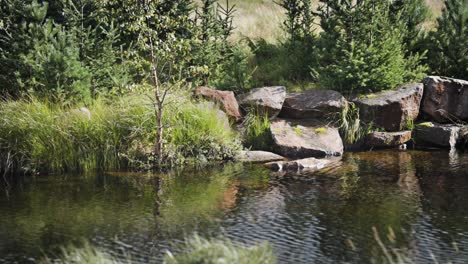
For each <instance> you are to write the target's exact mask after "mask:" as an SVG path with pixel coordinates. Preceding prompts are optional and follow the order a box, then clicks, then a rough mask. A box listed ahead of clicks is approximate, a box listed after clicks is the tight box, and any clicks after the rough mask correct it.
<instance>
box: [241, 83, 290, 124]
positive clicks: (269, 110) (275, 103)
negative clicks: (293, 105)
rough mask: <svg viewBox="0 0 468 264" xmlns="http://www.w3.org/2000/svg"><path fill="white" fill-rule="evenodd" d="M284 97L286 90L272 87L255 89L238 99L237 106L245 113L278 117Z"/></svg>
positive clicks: (281, 87)
mask: <svg viewBox="0 0 468 264" xmlns="http://www.w3.org/2000/svg"><path fill="white" fill-rule="evenodd" d="M285 97H286V88H285V87H283V86H272V87H263V88H255V89H252V90H250V92H248V93H246V94H243V95H240V96H239V97H238V100H239V104H240V105H241V107H242V109H244V110H246V111H250V110H254V111H257V113H259V114H260V115H267V116H268V117H270V118H274V117H276V116H278V114H279V112H280V111H281V108H282V107H283V103H284V99H285Z"/></svg>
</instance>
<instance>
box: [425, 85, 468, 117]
mask: <svg viewBox="0 0 468 264" xmlns="http://www.w3.org/2000/svg"><path fill="white" fill-rule="evenodd" d="M423 83H424V98H423V102H422V111H423V112H424V113H425V114H426V115H428V116H429V117H430V118H431V119H432V120H434V121H437V122H440V123H444V122H451V121H459V120H465V121H466V120H468V81H464V80H459V79H452V78H447V77H440V76H428V77H426V78H424V80H423Z"/></svg>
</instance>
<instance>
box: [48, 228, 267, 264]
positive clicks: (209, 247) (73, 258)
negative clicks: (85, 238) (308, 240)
mask: <svg viewBox="0 0 468 264" xmlns="http://www.w3.org/2000/svg"><path fill="white" fill-rule="evenodd" d="M182 250H183V251H184V253H181V254H180V255H175V256H174V255H173V254H172V253H170V252H167V254H166V256H165V258H164V262H163V263H165V264H190V263H193V264H195V263H205V264H274V263H276V258H275V256H274V254H273V252H272V249H271V247H270V245H269V244H268V243H267V242H264V243H261V244H258V245H254V246H251V247H248V246H242V245H234V244H233V243H232V242H231V241H229V240H227V239H220V240H207V239H203V238H201V237H199V236H197V235H195V236H193V237H192V238H190V239H187V240H186V245H185V248H183V249H182ZM41 263H43V264H51V263H76V264H91V263H92V264H131V263H133V261H132V260H131V257H127V258H125V259H117V258H116V257H113V256H112V255H110V254H108V253H106V252H104V251H103V250H100V249H98V248H95V247H93V246H91V245H90V244H89V243H85V244H84V246H82V247H75V246H68V247H64V248H63V249H62V253H61V255H60V256H58V259H54V260H52V259H50V258H48V257H47V258H45V259H44V260H42V261H41Z"/></svg>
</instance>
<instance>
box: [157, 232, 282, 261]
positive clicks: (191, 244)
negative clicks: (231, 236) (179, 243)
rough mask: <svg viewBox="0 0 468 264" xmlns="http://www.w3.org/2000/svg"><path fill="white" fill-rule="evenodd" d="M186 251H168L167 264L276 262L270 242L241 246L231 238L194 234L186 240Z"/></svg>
mask: <svg viewBox="0 0 468 264" xmlns="http://www.w3.org/2000/svg"><path fill="white" fill-rule="evenodd" d="M186 251H187V252H186V253H182V254H180V255H176V256H173V255H172V254H171V253H168V255H167V256H166V258H165V259H164V263H166V264H196V263H205V264H274V263H276V259H275V256H274V255H273V251H272V248H271V247H270V246H269V244H268V243H266V242H265V243H262V244H259V245H255V246H251V247H248V246H239V245H235V244H233V243H232V242H231V241H229V240H225V239H220V240H207V239H203V238H200V237H199V236H196V235H195V236H194V237H193V238H191V239H189V240H187V242H186Z"/></svg>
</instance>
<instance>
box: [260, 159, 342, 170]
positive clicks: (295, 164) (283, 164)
mask: <svg viewBox="0 0 468 264" xmlns="http://www.w3.org/2000/svg"><path fill="white" fill-rule="evenodd" d="M335 162H337V160H332V159H316V158H306V159H300V160H293V161H275V162H269V163H266V164H265V165H264V166H265V167H267V168H268V169H270V170H274V171H316V170H320V169H323V168H325V167H327V166H330V165H331V164H333V163H335Z"/></svg>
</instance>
